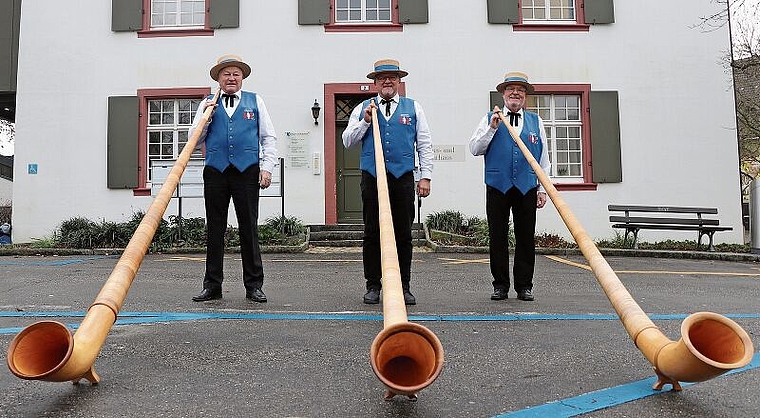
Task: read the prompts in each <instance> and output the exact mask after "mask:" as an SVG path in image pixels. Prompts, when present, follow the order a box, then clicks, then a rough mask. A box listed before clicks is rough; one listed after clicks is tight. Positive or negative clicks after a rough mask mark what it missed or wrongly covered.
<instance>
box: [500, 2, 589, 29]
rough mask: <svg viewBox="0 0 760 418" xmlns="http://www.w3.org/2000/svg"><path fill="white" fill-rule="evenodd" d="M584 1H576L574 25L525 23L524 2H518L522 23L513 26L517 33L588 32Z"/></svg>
mask: <svg viewBox="0 0 760 418" xmlns="http://www.w3.org/2000/svg"><path fill="white" fill-rule="evenodd" d="M583 2H584V0H575V24H572V23H548V22H547V23H523V15H522V0H520V1H519V2H518V5H517V8H518V11H519V20H520V23H517V24H514V25H512V30H514V31H515V32H588V31H589V27H590V25H589V24H588V23H586V17H585V15H584V13H583V10H584V9H583V7H584V4H583Z"/></svg>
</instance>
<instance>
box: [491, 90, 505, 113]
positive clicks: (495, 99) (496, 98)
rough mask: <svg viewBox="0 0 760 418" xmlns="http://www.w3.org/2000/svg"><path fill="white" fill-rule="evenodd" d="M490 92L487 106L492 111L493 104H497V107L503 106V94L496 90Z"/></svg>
mask: <svg viewBox="0 0 760 418" xmlns="http://www.w3.org/2000/svg"><path fill="white" fill-rule="evenodd" d="M490 93H491V107H489V108H488V111H489V112H490V111H492V110H493V107H494V106H499V109H501V108H502V106H504V96H502V95H501V93H499V92H498V91H492V92H490Z"/></svg>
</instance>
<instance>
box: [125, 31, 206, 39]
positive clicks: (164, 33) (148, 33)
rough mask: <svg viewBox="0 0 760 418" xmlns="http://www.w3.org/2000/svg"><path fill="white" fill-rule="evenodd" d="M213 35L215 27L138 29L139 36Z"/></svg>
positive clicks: (177, 36)
mask: <svg viewBox="0 0 760 418" xmlns="http://www.w3.org/2000/svg"><path fill="white" fill-rule="evenodd" d="M213 35H214V30H213V29H153V30H140V31H137V37H138V38H179V37H184V36H213Z"/></svg>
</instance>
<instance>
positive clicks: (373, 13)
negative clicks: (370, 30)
mask: <svg viewBox="0 0 760 418" xmlns="http://www.w3.org/2000/svg"><path fill="white" fill-rule="evenodd" d="M367 20H377V10H367Z"/></svg>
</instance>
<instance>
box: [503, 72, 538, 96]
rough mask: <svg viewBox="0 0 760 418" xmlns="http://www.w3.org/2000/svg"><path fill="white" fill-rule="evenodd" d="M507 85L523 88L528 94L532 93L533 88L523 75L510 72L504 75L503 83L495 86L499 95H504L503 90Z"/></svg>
mask: <svg viewBox="0 0 760 418" xmlns="http://www.w3.org/2000/svg"><path fill="white" fill-rule="evenodd" d="M507 84H519V85H521V86H523V87H525V90H527V91H528V93H533V86H531V85H530V83H528V76H527V75H525V73H521V72H517V71H512V72H509V73H507V74H505V75H504V81H502V82H501V83H499V84H498V85H497V86H496V90H497V91H498V92H499V93H504V89H506V88H507Z"/></svg>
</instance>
